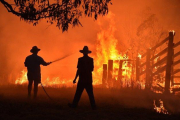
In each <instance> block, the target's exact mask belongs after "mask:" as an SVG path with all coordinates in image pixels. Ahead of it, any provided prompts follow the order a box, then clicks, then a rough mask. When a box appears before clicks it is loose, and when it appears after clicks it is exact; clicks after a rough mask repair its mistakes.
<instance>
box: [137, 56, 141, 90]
mask: <svg viewBox="0 0 180 120" xmlns="http://www.w3.org/2000/svg"><path fill="white" fill-rule="evenodd" d="M139 63H140V59H139V57H137V58H136V82H138V83H139V76H140V75H139V73H140V68H139ZM138 87H139V86H138Z"/></svg>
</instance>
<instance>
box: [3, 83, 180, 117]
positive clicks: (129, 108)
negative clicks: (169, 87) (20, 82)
mask: <svg viewBox="0 0 180 120" xmlns="http://www.w3.org/2000/svg"><path fill="white" fill-rule="evenodd" d="M45 89H46V91H47V93H48V94H49V95H50V97H51V98H52V100H50V99H49V98H48V97H47V96H46V94H45V93H44V91H43V89H42V88H41V87H39V92H38V99H36V100H34V99H28V98H27V86H17V85H8V86H0V120H10V119H13V120H16V119H17V120H21V119H22V120H36V119H37V120H42V119H43V120H56V119H63V120H65V119H68V120H70V119H72V120H73V119H78V120H92V119H98V120H121V119H122V120H152V119H158V120H159V119H166V120H170V119H173V120H176V119H179V118H180V102H179V100H180V97H179V95H162V94H155V93H153V92H147V91H144V90H138V89H131V88H124V89H104V88H96V87H95V88H94V94H95V99H96V103H97V106H98V108H97V110H92V109H91V107H90V103H89V100H88V96H87V94H86V92H85V91H84V93H83V95H82V98H81V100H80V103H79V106H78V108H76V109H72V108H69V107H68V103H69V102H72V99H73V97H74V93H75V89H76V88H75V87H72V88H65V87H63V88H45ZM159 99H162V100H163V102H164V106H165V108H166V109H167V110H168V112H169V113H170V114H169V115H165V114H159V113H156V112H155V111H154V106H153V100H156V101H157V103H158V100H159ZM157 105H158V104H157Z"/></svg>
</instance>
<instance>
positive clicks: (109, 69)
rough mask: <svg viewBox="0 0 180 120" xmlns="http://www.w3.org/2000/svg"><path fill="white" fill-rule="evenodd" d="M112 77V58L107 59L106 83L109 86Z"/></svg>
mask: <svg viewBox="0 0 180 120" xmlns="http://www.w3.org/2000/svg"><path fill="white" fill-rule="evenodd" d="M112 77H113V60H108V85H109V86H111V83H112Z"/></svg>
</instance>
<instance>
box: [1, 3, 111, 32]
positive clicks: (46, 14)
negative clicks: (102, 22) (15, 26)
mask: <svg viewBox="0 0 180 120" xmlns="http://www.w3.org/2000/svg"><path fill="white" fill-rule="evenodd" d="M0 2H1V3H2V4H3V5H4V7H5V8H6V9H7V10H8V12H11V13H13V14H14V15H16V16H18V17H20V18H21V20H24V21H26V22H29V23H33V25H36V24H38V22H39V21H40V20H41V19H47V22H48V23H50V24H53V23H56V26H57V27H58V28H59V29H62V31H67V30H68V28H69V25H72V26H79V25H81V26H82V24H81V22H80V20H79V18H80V17H81V16H82V15H83V14H84V15H85V16H88V17H94V19H95V20H96V19H97V18H98V16H99V15H106V14H107V13H108V5H109V4H112V3H111V0H14V2H13V3H9V2H7V1H6V0H0Z"/></svg>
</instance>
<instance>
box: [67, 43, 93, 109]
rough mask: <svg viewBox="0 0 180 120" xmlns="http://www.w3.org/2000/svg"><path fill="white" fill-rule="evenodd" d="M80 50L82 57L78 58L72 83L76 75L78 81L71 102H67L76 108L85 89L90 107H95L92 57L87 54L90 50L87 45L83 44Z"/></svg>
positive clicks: (74, 81)
mask: <svg viewBox="0 0 180 120" xmlns="http://www.w3.org/2000/svg"><path fill="white" fill-rule="evenodd" d="M80 52H81V53H83V57H81V58H79V59H78V65H77V72H76V76H75V79H74V80H73V83H74V84H75V83H76V79H77V77H78V76H79V81H78V84H77V89H76V93H75V96H74V100H73V103H72V104H70V103H69V104H68V105H69V107H71V108H76V107H77V105H78V102H79V100H80V97H81V94H82V92H83V90H84V89H86V92H87V93H88V96H89V99H90V103H91V107H92V109H96V104H95V100H94V94H93V85H92V71H93V69H94V63H93V58H91V57H89V56H88V54H89V53H91V51H89V50H88V47H87V46H84V48H83V50H80Z"/></svg>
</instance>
